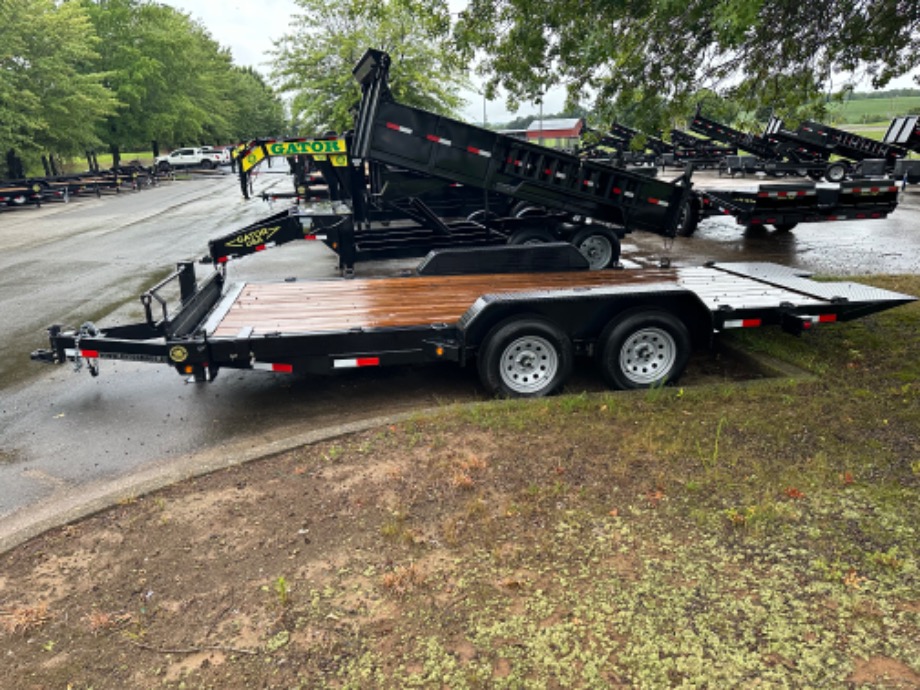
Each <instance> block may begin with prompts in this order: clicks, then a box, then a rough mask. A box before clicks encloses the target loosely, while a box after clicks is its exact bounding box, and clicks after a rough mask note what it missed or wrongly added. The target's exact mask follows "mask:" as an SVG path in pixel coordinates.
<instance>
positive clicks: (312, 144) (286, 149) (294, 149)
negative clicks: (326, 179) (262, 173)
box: [242, 139, 347, 172]
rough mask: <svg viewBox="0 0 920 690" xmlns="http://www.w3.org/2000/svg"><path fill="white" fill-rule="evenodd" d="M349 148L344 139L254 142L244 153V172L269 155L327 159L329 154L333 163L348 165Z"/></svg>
mask: <svg viewBox="0 0 920 690" xmlns="http://www.w3.org/2000/svg"><path fill="white" fill-rule="evenodd" d="M346 153H347V149H346V146H345V140H344V139H319V140H316V139H305V140H278V141H264V142H254V143H253V144H251V145H249V146H248V147H247V150H246V151H244V152H243V153H242V168H243V172H249V171H250V170H252V169H253V168H254V167H256V166H257V165H258V164H259V163H261V162H262V161H263V160H264V159H265V157H266V154H267V155H268V156H271V157H274V156H312V157H313V158H315V159H317V160H325V159H326V157H327V156H328V157H329V158H330V159H331V161H332V165H334V166H336V167H344V166H345V165H347V157H346V155H345V154H346Z"/></svg>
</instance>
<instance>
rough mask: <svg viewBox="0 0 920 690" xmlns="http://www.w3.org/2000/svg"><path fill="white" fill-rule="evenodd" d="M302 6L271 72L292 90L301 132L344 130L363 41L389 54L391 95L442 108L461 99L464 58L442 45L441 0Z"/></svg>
mask: <svg viewBox="0 0 920 690" xmlns="http://www.w3.org/2000/svg"><path fill="white" fill-rule="evenodd" d="M297 4H298V5H299V7H300V9H301V10H302V12H303V13H302V14H298V15H296V17H295V19H294V20H293V22H292V24H293V30H292V32H291V33H289V34H287V35H286V36H285V37H284V39H283V40H282V43H281V45H280V46H279V49H278V50H277V51H276V52H275V55H274V62H273V67H274V68H273V72H272V75H273V77H274V78H275V80H276V81H277V84H278V87H279V89H280V90H281V91H282V92H285V93H289V94H291V95H292V111H293V117H294V120H295V123H296V124H295V126H296V128H297V129H298V130H299V133H301V134H306V135H314V134H317V133H320V132H322V131H324V130H330V129H331V130H336V131H342V130H344V129H347V128H349V127H350V126H351V115H350V114H349V110H350V109H351V108H352V107H353V106H354V105H355V104H356V103H357V102H358V100H359V99H360V95H361V92H360V87H359V85H358V83H357V82H356V81H355V80H354V79H353V78H352V76H351V70H352V68H353V67H354V65H355V64H356V63H357V62H358V60H359V59H360V58H361V56H362V55H363V54H364V51H365V50H366V49H367V48H377V49H380V50H385V51H387V52H388V53H390V55H391V56H392V58H393V66H392V68H391V71H390V88H391V90H392V91H393V93H394V95H395V96H396V98H397V99H398V100H399V101H400V102H402V103H406V104H407V105H414V106H418V107H421V108H425V109H427V110H432V111H435V112H440V113H444V114H454V113H455V112H456V110H457V109H459V108H460V107H461V106H462V105H463V100H462V98H461V97H460V96H459V94H458V86H460V85H463V84H464V83H465V81H464V77H463V76H462V75H464V74H465V71H466V66H465V63H461V62H460V61H459V59H458V58H457V55H456V53H455V51H452V50H449V49H448V43H447V39H448V36H449V29H450V17H449V13H448V11H447V3H446V1H445V0H433V1H428V2H426V1H425V0H340V1H339V2H334V3H332V2H327V0H297Z"/></svg>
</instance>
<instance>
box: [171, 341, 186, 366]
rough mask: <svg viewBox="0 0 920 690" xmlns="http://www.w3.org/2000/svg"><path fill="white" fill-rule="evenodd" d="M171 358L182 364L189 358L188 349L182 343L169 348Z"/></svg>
mask: <svg viewBox="0 0 920 690" xmlns="http://www.w3.org/2000/svg"><path fill="white" fill-rule="evenodd" d="M169 358H170V359H171V360H172V361H174V362H176V363H177V364H181V363H182V362H184V361H185V360H187V359H188V350H186V349H185V347H183V346H182V345H176V346H175V347H173V348H171V349H170V350H169Z"/></svg>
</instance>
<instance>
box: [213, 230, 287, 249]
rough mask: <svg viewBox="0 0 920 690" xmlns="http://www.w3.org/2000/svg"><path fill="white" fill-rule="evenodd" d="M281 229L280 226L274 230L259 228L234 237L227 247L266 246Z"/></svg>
mask: <svg viewBox="0 0 920 690" xmlns="http://www.w3.org/2000/svg"><path fill="white" fill-rule="evenodd" d="M280 229H281V226H280V225H276V226H275V227H273V228H259V229H257V230H250V231H249V232H247V233H244V234H242V235H239V236H237V237H234V238H233V239H232V240H228V241H227V243H226V246H228V247H235V248H236V247H238V248H241V249H242V248H246V247H258V246H259V245H262V244H265V243H266V242H268V241H269V240H270V239H271V238H272V237H273V236H274V234H275V233H276V232H278V231H279V230H280Z"/></svg>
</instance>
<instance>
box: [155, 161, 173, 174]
mask: <svg viewBox="0 0 920 690" xmlns="http://www.w3.org/2000/svg"><path fill="white" fill-rule="evenodd" d="M171 169H172V166H171V165H170V164H169V163H167V162H166V161H160V162H159V163H157V170H159V171H160V172H161V173H168V172H169V171H170V170H171Z"/></svg>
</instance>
